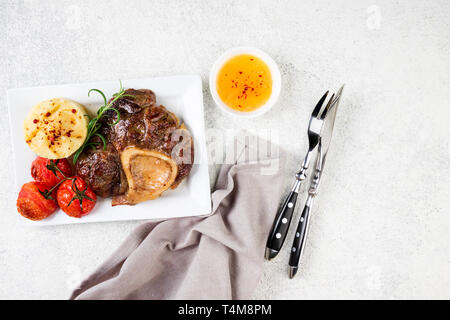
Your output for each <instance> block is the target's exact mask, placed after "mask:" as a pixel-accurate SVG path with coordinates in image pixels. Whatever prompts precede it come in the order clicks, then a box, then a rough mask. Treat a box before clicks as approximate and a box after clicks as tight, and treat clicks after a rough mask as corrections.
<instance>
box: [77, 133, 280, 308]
mask: <svg viewBox="0 0 450 320" xmlns="http://www.w3.org/2000/svg"><path fill="white" fill-rule="evenodd" d="M261 146H262V148H261ZM227 150H228V149H227ZM268 150H269V152H268ZM233 151H234V152H228V151H227V156H228V161H226V163H231V164H224V165H222V168H221V170H220V173H219V177H218V179H217V183H216V186H215V191H214V192H213V194H212V210H213V213H212V214H211V215H209V216H207V217H190V218H178V219H171V220H165V221H150V222H145V223H144V224H142V225H140V226H139V227H137V228H136V229H135V230H134V231H133V233H132V234H131V235H130V236H129V237H128V238H127V239H126V240H125V242H124V243H123V244H122V245H121V246H120V247H119V248H118V249H117V250H116V252H114V253H113V254H112V256H111V257H110V258H109V259H108V260H107V261H105V262H104V263H103V264H102V265H101V266H100V267H99V268H98V269H97V270H96V271H95V272H94V273H93V274H92V275H91V276H89V278H88V279H86V280H85V281H83V282H82V284H81V286H80V287H79V288H78V289H76V290H75V291H74V292H73V293H72V296H71V299H249V298H251V295H252V293H253V291H254V289H255V287H256V285H257V284H258V281H259V278H260V275H261V272H262V264H263V261H264V258H263V257H264V249H265V243H266V239H267V236H268V233H269V231H270V228H271V224H272V222H273V219H274V216H275V214H276V211H277V208H278V205H279V201H280V197H281V192H282V189H283V188H282V187H283V184H282V180H283V179H282V176H283V175H282V174H281V170H280V169H281V168H282V162H283V161H284V160H282V159H281V158H280V155H281V150H279V147H277V146H275V145H273V144H271V143H268V142H267V141H264V140H261V139H257V138H255V137H248V136H247V137H246V138H238V139H235V140H234V148H233ZM261 151H262V152H261ZM274 151H275V152H274ZM267 153H271V154H267ZM230 155H231V156H230ZM230 157H231V158H234V160H235V161H231V162H230V161H229V160H230ZM231 160H233V159H231Z"/></svg>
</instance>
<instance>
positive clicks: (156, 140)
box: [75, 89, 194, 206]
mask: <svg viewBox="0 0 450 320" xmlns="http://www.w3.org/2000/svg"><path fill="white" fill-rule="evenodd" d="M126 94H127V96H125V97H123V98H121V99H119V100H117V101H116V102H115V103H114V104H113V107H114V108H116V109H117V110H118V111H119V113H120V120H119V121H118V123H117V124H114V123H115V122H116V121H117V114H116V112H114V111H113V110H109V111H108V112H107V113H106V114H105V115H104V117H102V122H103V123H102V124H103V127H102V129H101V130H102V134H103V135H104V136H105V137H106V139H107V142H108V144H107V147H106V149H105V150H104V149H103V145H99V146H97V148H96V149H95V150H92V149H89V148H87V149H85V151H83V153H82V154H81V156H80V157H79V159H78V161H77V164H76V166H75V170H76V173H77V174H78V175H80V176H81V177H83V178H84V179H85V180H86V181H87V182H88V183H89V185H90V186H91V188H92V189H93V190H94V192H95V193H96V194H97V195H99V196H101V197H112V198H113V199H112V205H113V206H114V205H121V204H129V205H133V204H136V203H139V202H142V201H146V200H151V199H155V198H157V197H159V196H160V195H161V194H162V193H163V192H164V191H165V190H167V189H168V188H172V189H174V188H176V187H177V186H178V185H179V184H180V183H181V181H182V180H183V179H184V178H186V177H187V176H188V175H189V172H190V171H191V169H192V164H193V161H194V144H193V141H192V137H191V135H190V133H189V131H188V130H187V129H186V128H185V126H184V124H181V123H180V120H179V119H178V118H177V117H176V116H175V115H174V114H173V113H171V112H169V111H168V110H167V109H166V108H165V107H163V106H161V105H156V97H155V94H154V93H153V92H152V91H151V90H146V89H141V90H135V89H128V90H126Z"/></svg>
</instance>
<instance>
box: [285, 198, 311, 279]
mask: <svg viewBox="0 0 450 320" xmlns="http://www.w3.org/2000/svg"><path fill="white" fill-rule="evenodd" d="M310 211H311V207H310V204H309V203H308V202H307V203H306V205H305V207H304V208H303V211H302V215H301V217H300V221H299V223H298V226H297V230H296V231H295V236H294V242H293V244H292V249H291V256H290V259H289V276H290V277H291V278H293V277H294V276H295V274H296V273H297V269H298V264H299V262H300V257H301V255H302V253H303V248H304V247H305V243H306V235H307V233H308V224H309V213H310Z"/></svg>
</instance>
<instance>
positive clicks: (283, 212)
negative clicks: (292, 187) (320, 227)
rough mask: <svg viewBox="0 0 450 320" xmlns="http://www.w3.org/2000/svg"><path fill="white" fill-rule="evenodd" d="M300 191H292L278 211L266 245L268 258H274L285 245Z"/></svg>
mask: <svg viewBox="0 0 450 320" xmlns="http://www.w3.org/2000/svg"><path fill="white" fill-rule="evenodd" d="M297 196H298V192H296V191H291V192H290V193H289V195H288V197H287V198H286V200H285V201H284V203H283V205H282V206H281V209H280V211H279V212H278V214H277V216H276V218H275V221H274V224H273V226H272V230H271V231H270V234H269V238H268V239H267V245H266V259H268V260H270V259H272V258H274V257H275V256H276V255H277V254H278V252H279V251H280V250H281V247H282V246H283V243H284V240H285V239H286V235H287V233H288V230H289V225H290V223H291V220H292V214H293V213H294V209H295V203H296V202H297Z"/></svg>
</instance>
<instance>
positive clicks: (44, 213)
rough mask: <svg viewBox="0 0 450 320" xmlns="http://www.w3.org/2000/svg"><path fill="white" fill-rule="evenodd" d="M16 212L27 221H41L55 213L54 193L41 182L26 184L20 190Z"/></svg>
mask: <svg viewBox="0 0 450 320" xmlns="http://www.w3.org/2000/svg"><path fill="white" fill-rule="evenodd" d="M16 205H17V211H19V213H20V214H21V215H22V216H24V217H25V218H27V219H30V220H42V219H45V218H47V217H48V216H49V215H51V214H52V213H53V212H55V211H56V209H57V208H58V205H57V203H56V192H55V191H53V192H52V193H50V192H49V187H48V186H47V185H46V184H44V183H42V182H36V181H33V182H28V183H25V184H24V185H23V186H22V189H20V192H19V197H18V198H17V203H16Z"/></svg>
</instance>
